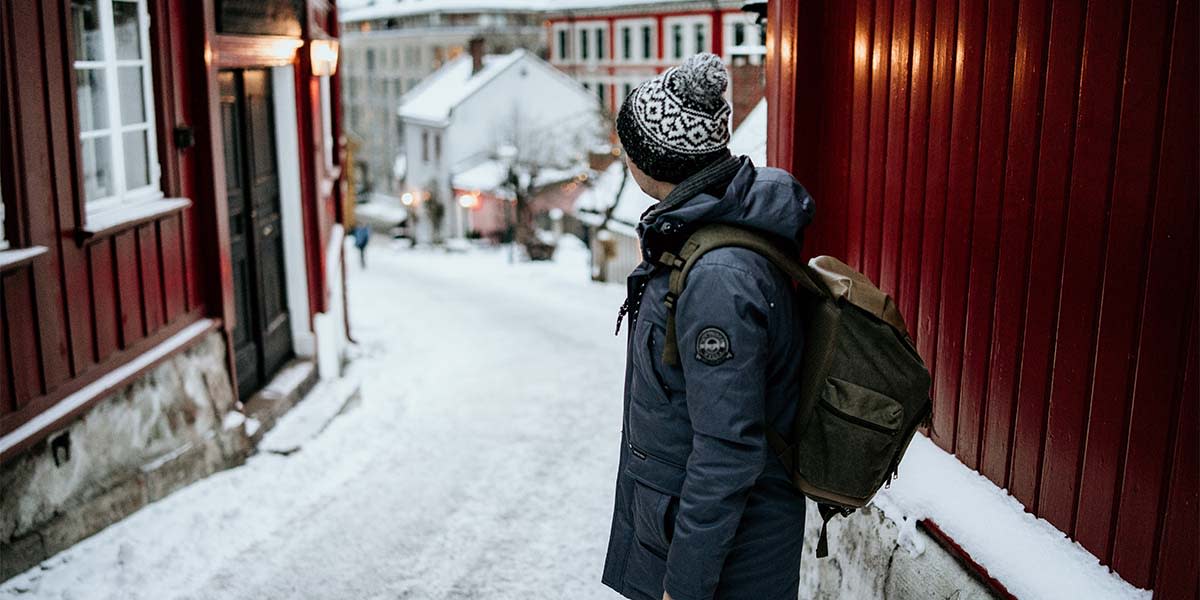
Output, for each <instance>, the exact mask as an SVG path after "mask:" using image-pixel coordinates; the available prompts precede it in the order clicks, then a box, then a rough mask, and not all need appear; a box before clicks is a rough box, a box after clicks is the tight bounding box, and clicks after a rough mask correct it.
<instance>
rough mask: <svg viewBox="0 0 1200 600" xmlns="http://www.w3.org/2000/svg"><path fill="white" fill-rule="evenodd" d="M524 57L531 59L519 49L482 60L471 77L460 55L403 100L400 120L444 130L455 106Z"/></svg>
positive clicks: (467, 60) (466, 61) (468, 60)
mask: <svg viewBox="0 0 1200 600" xmlns="http://www.w3.org/2000/svg"><path fill="white" fill-rule="evenodd" d="M526 56H531V55H530V54H529V53H528V52H526V51H525V50H523V49H520V50H514V51H513V52H511V53H509V54H504V55H499V56H493V55H489V56H485V57H483V69H482V70H480V71H479V72H478V73H475V74H471V69H472V67H473V64H472V61H471V55H469V54H463V55H461V56H459V57H458V58H456V59H454V60H452V61H450V62H448V63H446V64H445V65H443V66H442V68H440V69H438V70H437V71H434V72H433V74H432V75H430V76H429V77H426V78H425V79H424V81H422V82H421V83H420V84H419V85H418V86H417V87H416V88H414V89H413V90H412V91H410V92H409V93H408V94H406V95H405V96H404V98H403V101H402V103H401V105H400V110H399V115H400V118H402V119H410V120H415V121H424V122H427V123H431V124H436V125H441V126H445V125H447V124H448V123H449V119H450V112H451V111H452V110H454V108H455V107H456V106H458V105H459V104H462V102H463V101H464V100H466V99H467V98H469V97H470V96H471V94H473V93H475V91H477V90H478V89H479V88H481V87H483V86H484V85H486V84H487V83H488V82H489V81H491V80H493V79H495V78H496V76H497V75H499V74H500V73H502V72H504V70H505V69H507V68H509V67H511V66H512V65H514V64H516V63H517V62H519V61H520V60H521V59H523V58H525V57H526Z"/></svg>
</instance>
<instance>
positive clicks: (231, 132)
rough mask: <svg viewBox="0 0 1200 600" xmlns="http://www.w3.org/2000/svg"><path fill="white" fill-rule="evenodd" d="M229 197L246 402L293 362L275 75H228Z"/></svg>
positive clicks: (224, 84) (237, 348) (241, 391)
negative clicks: (273, 89) (273, 90)
mask: <svg viewBox="0 0 1200 600" xmlns="http://www.w3.org/2000/svg"><path fill="white" fill-rule="evenodd" d="M220 85H221V127H222V131H223V135H224V141H225V179H226V187H225V189H226V197H227V199H228V202H229V237H230V245H231V251H230V254H231V257H232V263H233V282H234V299H235V303H236V310H237V325H236V326H235V327H234V330H233V343H234V353H235V356H236V360H237V371H238V373H237V378H238V395H239V396H240V397H242V398H248V397H249V396H250V395H252V394H254V393H255V392H256V391H258V390H259V389H260V388H262V386H263V385H264V384H265V383H266V382H267V381H268V380H269V378H270V377H271V376H272V375H274V374H275V372H276V371H278V370H279V368H280V367H281V366H283V364H284V363H285V362H287V360H288V358H290V357H291V355H292V336H291V327H290V324H289V321H288V311H287V310H288V307H287V286H286V282H285V272H284V262H283V237H282V235H281V234H282V227H281V220H280V208H279V172H278V168H277V163H276V155H275V123H274V110H273V104H272V99H271V75H270V72H269V71H267V70H265V69H253V70H231V71H222V72H221V73H220Z"/></svg>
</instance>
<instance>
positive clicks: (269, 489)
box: [0, 237, 624, 600]
mask: <svg viewBox="0 0 1200 600" xmlns="http://www.w3.org/2000/svg"><path fill="white" fill-rule="evenodd" d="M357 258H358V257H357V254H356V253H349V254H348V255H347V261H346V262H347V265H348V268H349V269H350V281H349V289H350V315H351V319H352V322H353V324H354V327H353V334H354V335H355V337H356V338H357V340H358V342H359V349H358V355H359V357H358V358H357V359H356V360H355V361H354V362H353V363H352V364H351V367H350V376H351V377H358V378H361V381H362V400H361V403H360V404H358V405H356V406H353V408H351V409H350V410H348V411H347V412H346V413H345V414H343V415H341V416H339V417H337V418H336V419H335V420H334V421H333V422H332V423H331V424H330V425H329V426H328V427H327V428H326V429H325V430H324V431H322V432H321V433H320V434H319V435H318V436H317V437H315V438H314V439H312V440H310V441H308V442H307V443H305V444H304V445H303V446H302V448H301V449H300V450H299V451H298V452H295V453H293V454H291V455H288V456H282V455H277V454H270V453H265V452H263V453H259V454H258V455H256V456H254V457H252V458H251V459H250V460H249V461H248V463H247V464H246V465H245V466H242V467H238V468H235V469H232V470H228V471H225V472H221V473H218V474H216V475H214V476H212V477H209V478H207V479H205V480H202V481H200V482H198V483H195V484H192V485H191V486H189V487H187V488H185V489H183V490H181V491H179V492H177V493H175V494H173V495H171V496H170V497H168V498H166V499H165V500H163V501H161V502H158V503H156V504H153V505H151V506H149V507H148V508H146V509H144V510H142V511H140V512H138V513H137V514H135V515H133V516H131V517H129V518H127V519H125V520H124V521H121V522H119V523H118V524H116V525H113V526H111V527H109V528H108V529H106V530H104V531H103V532H101V533H100V534H98V535H96V536H94V537H92V538H90V539H87V540H85V541H84V542H82V543H80V544H78V545H76V546H74V547H73V548H71V549H70V550H68V551H67V552H64V553H62V554H59V555H58V556H55V557H54V558H52V559H50V560H48V561H46V562H44V563H43V564H42V565H41V567H40V568H34V569H33V570H31V571H29V572H27V573H25V574H24V575H21V576H18V577H16V578H14V579H12V580H9V581H8V582H6V583H4V584H3V586H0V597H5V598H9V597H13V598H64V599H84V598H89V599H90V598H111V599H118V598H120V599H156V600H157V599H169V598H181V599H182V598H195V599H201V598H235V599H236V598H244V599H254V600H260V599H272V598H280V599H283V598H289V599H290V598H379V599H383V598H415V599H438V598H514V599H516V598H572V599H589V598H615V597H616V596H615V594H613V593H612V592H610V591H608V590H607V588H604V587H603V586H602V585H601V584H600V581H599V580H600V571H601V565H602V561H603V558H604V547H605V543H606V540H607V534H608V522H609V521H608V520H609V516H610V510H611V506H612V492H613V487H612V482H613V479H614V476H615V468H616V459H617V455H618V441H619V437H620V410H621V409H620V403H621V382H622V369H623V362H622V361H623V351H624V348H623V344H622V342H621V340H623V339H624V338H623V337H622V338H617V337H614V336H613V333H612V328H613V324H614V319H615V316H616V311H617V308H618V306H619V305H620V303H621V300H622V297H623V289H622V287H621V286H619V285H602V284H594V283H591V282H590V281H588V278H587V269H588V267H587V262H586V261H587V256H586V252H585V250H583V248H582V246H580V245H572V246H570V247H567V248H560V251H559V256H558V260H557V262H555V263H547V264H533V263H517V264H515V265H510V264H508V262H507V251H506V250H473V251H469V252H465V253H445V252H441V251H436V252H435V251H432V250H410V249H407V248H403V249H401V248H393V247H391V246H390V242H389V241H388V240H386V239H384V238H382V237H379V238H376V239H375V240H373V242H372V244H371V247H370V249H369V252H368V257H367V260H368V268H367V270H366V271H365V272H364V271H362V270H361V269H360V268H359V267H358V264H357ZM320 389H321V388H318V391H319V390H320ZM310 401H312V398H310V399H309V400H306V402H310ZM302 407H303V404H301V406H300V407H298V409H297V410H299V409H300V408H302ZM276 431H278V430H276ZM272 433H275V432H272ZM269 435H270V434H269ZM269 435H268V441H269V439H270V438H269Z"/></svg>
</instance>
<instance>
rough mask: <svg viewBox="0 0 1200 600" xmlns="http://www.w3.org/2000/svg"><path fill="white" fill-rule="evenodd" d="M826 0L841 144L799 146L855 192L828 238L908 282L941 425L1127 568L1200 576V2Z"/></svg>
mask: <svg viewBox="0 0 1200 600" xmlns="http://www.w3.org/2000/svg"><path fill="white" fill-rule="evenodd" d="M814 3H816V2H815V0H814ZM799 4H800V5H801V6H802V7H808V6H809V5H810V4H811V3H810V2H808V1H807V0H806V1H804V2H800V3H799ZM828 4H829V3H826V5H828ZM804 10H807V8H801V9H800V11H799V12H798V13H796V14H793V13H789V12H787V11H783V10H781V11H779V13H775V14H783V16H785V17H791V18H796V17H797V16H798V15H799V14H802V13H803V12H804ZM826 10H835V11H838V15H839V17H838V18H830V19H827V20H826V22H825V26H824V27H823V28H822V30H821V31H820V32H819V33H818V35H819V36H821V37H822V38H823V40H822V41H821V42H820V47H821V48H822V49H823V52H824V53H825V55H824V56H823V57H822V60H823V61H825V62H826V63H827V64H829V65H830V66H827V68H826V70H825V71H823V73H824V77H823V78H821V79H819V80H818V81H820V88H819V89H816V90H815V91H814V94H816V95H819V96H820V98H821V103H822V104H821V105H822V106H824V107H826V111H827V112H826V113H825V114H826V115H827V120H828V122H827V123H825V125H824V127H823V128H822V129H821V133H820V136H819V138H820V139H819V140H818V143H819V146H820V147H821V148H823V149H824V150H825V152H823V153H821V154H820V155H819V156H812V155H811V154H810V155H807V157H805V158H803V159H802V160H799V159H798V162H797V164H796V167H797V169H799V170H802V171H803V172H805V173H808V172H812V171H813V170H814V169H817V170H818V172H822V176H821V178H820V179H819V180H820V182H821V184H820V186H821V189H820V192H821V193H820V194H819V195H818V196H817V199H818V202H819V203H820V202H821V201H822V200H826V199H832V200H833V201H834V202H836V203H837V206H836V207H835V209H834V210H830V211H818V215H817V220H816V221H815V223H814V225H813V233H812V237H813V239H816V240H821V244H822V249H824V248H826V247H828V248H834V247H837V246H836V245H835V244H833V243H830V242H829V240H831V239H834V238H840V239H841V240H842V245H841V247H842V248H844V252H843V254H842V257H843V258H844V259H846V261H847V262H848V263H850V264H852V265H854V266H856V267H858V268H860V270H862V271H863V272H864V273H866V274H867V275H868V276H869V277H871V278H872V279H874V280H875V281H876V282H877V283H879V284H880V285H881V287H882V288H884V289H885V290H887V291H889V292H891V293H892V294H893V295H894V296H895V297H896V299H897V301H898V303H899V306H900V308H901V311H902V312H903V313H904V315H905V316H906V317H907V318H908V320H909V322H910V324H912V327H913V329H915V337H916V339H917V345H918V348H919V350H920V352H921V353H922V355H923V356H924V357H925V359H926V361H927V364H929V366H930V367H931V369H932V371H933V373H934V405H935V407H934V411H935V412H934V428H933V430H932V432H931V433H932V435H933V438H934V440H935V441H936V442H937V443H938V444H940V445H941V446H942V447H943V448H946V449H948V450H950V451H952V452H954V453H955V454H956V455H957V456H958V458H959V459H960V460H962V462H963V463H964V464H966V465H967V466H970V467H975V468H978V469H979V470H980V471H981V472H982V473H983V474H984V475H986V476H987V477H989V478H990V479H992V480H993V481H995V482H996V483H997V484H998V485H1000V486H1002V487H1006V488H1007V489H1008V490H1009V491H1010V493H1012V494H1013V495H1014V496H1015V497H1016V498H1017V499H1019V500H1020V501H1021V502H1023V503H1024V504H1025V505H1026V506H1027V507H1028V508H1029V509H1030V510H1031V511H1033V512H1034V513H1035V514H1038V515H1039V516H1042V517H1045V518H1046V519H1047V520H1049V521H1050V522H1052V523H1054V524H1055V525H1056V526H1057V527H1059V528H1060V529H1062V530H1063V531H1064V532H1066V533H1067V534H1068V535H1071V536H1072V537H1073V538H1074V539H1076V540H1077V541H1079V542H1080V543H1081V544H1082V545H1083V546H1084V547H1085V548H1087V549H1088V550H1089V551H1091V552H1093V553H1094V554H1096V555H1097V556H1098V557H1099V558H1100V559H1101V561H1102V562H1104V563H1105V564H1109V565H1112V566H1113V567H1114V568H1115V569H1116V570H1117V571H1118V572H1119V573H1120V574H1121V575H1122V576H1123V577H1124V578H1126V579H1127V580H1128V581H1130V582H1131V583H1133V584H1135V585H1138V586H1142V587H1151V586H1153V587H1154V588H1156V593H1157V595H1158V596H1159V597H1165V598H1176V597H1179V598H1194V597H1196V594H1197V588H1198V587H1200V580H1198V579H1197V576H1196V569H1197V560H1200V559H1198V558H1197V552H1196V545H1195V539H1196V536H1197V531H1196V528H1197V518H1196V509H1197V503H1198V501H1200V499H1198V498H1197V493H1198V492H1197V483H1196V472H1197V460H1198V459H1197V451H1198V447H1197V445H1198V443H1200V440H1197V431H1196V425H1197V424H1196V418H1197V417H1196V411H1197V402H1196V398H1197V396H1198V395H1200V392H1198V391H1197V389H1196V386H1197V368H1198V366H1197V364H1196V361H1197V360H1198V357H1197V353H1200V349H1198V348H1197V343H1198V342H1197V328H1198V324H1197V321H1200V306H1197V302H1198V298H1197V296H1198V295H1200V292H1198V291H1197V289H1198V285H1200V284H1198V283H1197V271H1200V257H1198V256H1197V241H1198V237H1200V232H1198V231H1197V228H1198V223H1197V220H1198V218H1200V214H1198V213H1200V202H1197V189H1198V188H1200V181H1198V179H1197V171H1198V170H1197V168H1196V164H1197V162H1198V160H1200V159H1198V154H1200V149H1198V148H1197V145H1198V144H1197V142H1198V140H1200V124H1198V123H1197V111H1196V110H1195V107H1196V106H1197V104H1198V98H1197V81H1196V79H1197V60H1196V59H1197V57H1198V56H1200V48H1197V15H1196V10H1197V7H1196V3H1195V2H1182V1H1180V0H1114V1H1102V0H1054V1H1053V2H1052V1H1050V0H1020V1H1019V2H999V1H997V0H991V1H987V0H891V1H883V0H858V1H857V2H855V3H853V4H850V3H840V4H837V5H836V8H833V9H830V8H827V9H826ZM839 24H844V25H839ZM780 31H783V32H784V35H785V36H786V35H787V32H788V31H790V30H789V29H788V28H787V27H781V28H780ZM791 41H792V42H794V41H795V40H791ZM797 43H798V42H797ZM789 49H791V51H794V52H796V53H797V54H799V53H800V52H801V51H802V48H800V47H799V46H797V45H795V44H792V43H789V40H786V39H785V40H782V41H780V40H776V41H775V43H774V45H773V46H772V50H773V51H774V52H778V51H783V50H789ZM839 52H840V54H839ZM846 53H849V56H847V55H846ZM805 56H807V55H805ZM793 58H794V57H793ZM814 60H815V58H814ZM784 64H785V65H786V64H787V63H784ZM779 75H780V77H781V78H783V79H782V80H783V81H787V82H788V85H792V86H794V85H797V84H798V82H800V81H807V79H805V78H794V77H793V79H790V80H788V79H787V77H789V76H791V75H794V73H789V71H788V67H787V66H784V67H783V68H782V70H781V73H780V74H779ZM776 99H777V93H775V92H772V93H770V94H769V98H768V102H769V103H770V102H774V101H775V100H776ZM792 118H793V119H798V118H800V117H799V116H798V115H796V116H793V117H792ZM784 125H786V123H785V122H783V121H776V123H775V126H774V127H773V128H772V131H774V129H776V128H778V127H779V126H784ZM798 127H799V125H796V128H797V129H798ZM784 137H786V136H784ZM787 140H788V141H787V143H790V144H792V145H793V146H795V147H800V146H801V145H812V144H814V142H812V141H811V140H810V139H808V138H807V137H800V136H794V137H790V138H787ZM777 150H778V151H779V152H781V153H784V154H786V153H787V152H788V150H787V148H777ZM795 155H796V156H800V155H799V154H795ZM808 162H812V163H814V164H807V163H808ZM826 171H828V172H833V173H836V175H828V174H826V173H825V172H826Z"/></svg>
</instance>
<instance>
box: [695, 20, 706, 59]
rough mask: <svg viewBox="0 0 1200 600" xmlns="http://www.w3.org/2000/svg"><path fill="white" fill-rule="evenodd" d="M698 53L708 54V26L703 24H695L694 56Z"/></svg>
mask: <svg viewBox="0 0 1200 600" xmlns="http://www.w3.org/2000/svg"><path fill="white" fill-rule="evenodd" d="M700 52H708V26H707V25H705V24H704V23H696V48H695V52H694V53H695V54H699V53H700Z"/></svg>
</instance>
